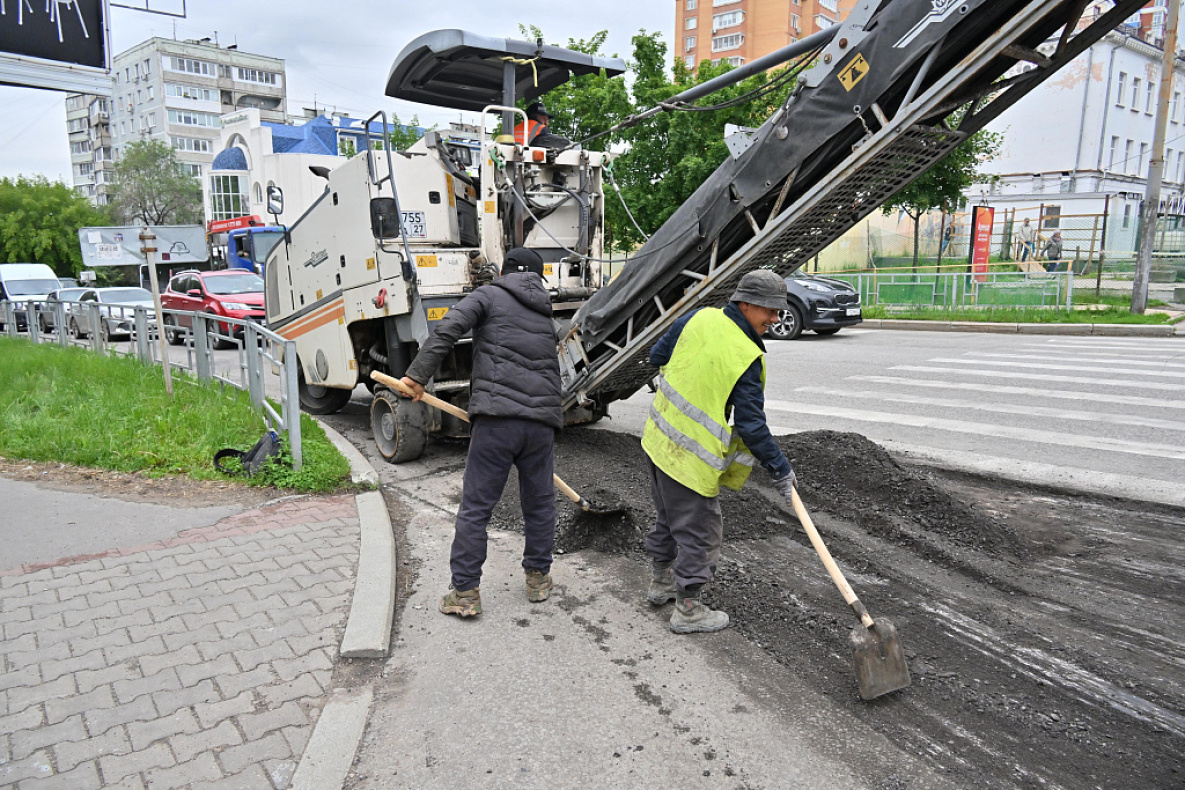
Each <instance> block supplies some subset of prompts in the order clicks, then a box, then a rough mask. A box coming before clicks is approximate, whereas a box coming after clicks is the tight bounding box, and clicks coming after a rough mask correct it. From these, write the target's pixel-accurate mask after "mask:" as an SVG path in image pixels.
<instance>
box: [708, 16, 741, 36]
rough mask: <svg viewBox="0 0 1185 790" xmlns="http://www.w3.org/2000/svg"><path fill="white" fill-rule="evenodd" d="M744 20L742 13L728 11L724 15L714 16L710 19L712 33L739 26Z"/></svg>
mask: <svg viewBox="0 0 1185 790" xmlns="http://www.w3.org/2000/svg"><path fill="white" fill-rule="evenodd" d="M744 19H745V12H744V11H729V12H728V13H726V14H716V16H714V17H712V32H716V31H717V30H720V29H722V28H726V27H733V26H734V25H739V24H740V23H741V22H742V21H744Z"/></svg>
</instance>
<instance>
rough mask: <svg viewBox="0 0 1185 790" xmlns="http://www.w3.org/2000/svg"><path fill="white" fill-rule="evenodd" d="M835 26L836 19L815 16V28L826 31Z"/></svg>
mask: <svg viewBox="0 0 1185 790" xmlns="http://www.w3.org/2000/svg"><path fill="white" fill-rule="evenodd" d="M834 24H835V20H834V19H832V18H830V17H826V16H823V15H822V14H815V27H817V28H819V30H826V29H827V28H829V27H831V26H832V25H834Z"/></svg>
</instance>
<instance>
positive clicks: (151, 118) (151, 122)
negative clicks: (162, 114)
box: [148, 112, 156, 130]
mask: <svg viewBox="0 0 1185 790" xmlns="http://www.w3.org/2000/svg"><path fill="white" fill-rule="evenodd" d="M148 128H149V129H150V130H151V129H155V128H156V113H154V112H150V113H148Z"/></svg>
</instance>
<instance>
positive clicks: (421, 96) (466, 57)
mask: <svg viewBox="0 0 1185 790" xmlns="http://www.w3.org/2000/svg"><path fill="white" fill-rule="evenodd" d="M528 61H530V62H528ZM602 69H604V71H605V73H606V75H608V76H610V77H616V76H617V75H618V74H622V73H624V72H625V61H623V60H622V59H621V58H602V57H596V56H594V55H586V54H585V53H583V52H575V51H573V50H570V49H564V48H563V47H553V46H549V45H543V46H539V45H538V44H534V43H532V42H530V41H518V40H516V39H510V38H491V37H489V36H479V35H478V34H476V33H470V32H469V31H467V30H435V31H433V32H431V33H425V34H424V35H422V36H420V37H419V38H416V39H415V40H413V41H412V42H411V43H410V44H408V45H407V46H406V47H404V48H403V51H402V52H400V53H399V57H397V58H396V59H395V63H394V65H392V66H391V74H390V76H388V77H387V91H386V93H387V95H388V96H391V97H393V98H396V99H406V100H407V101H414V102H419V103H421V104H432V105H435V106H437V107H449V108H452V109H454V110H470V111H473V112H481V111H482V109H484V108H485V107H488V106H489V105H491V104H500V105H503V106H511V105H513V104H514V102H515V100H516V99H523V100H525V101H530V100H532V99H534V98H536V97H538V96H542V95H543V94H544V93H547V92H548V91H549V90H551V89H552V88H555V87H557V86H559V85H563V84H564V83H565V82H567V81H568V80H569V79H571V78H572V77H574V76H578V75H581V74H595V73H597V72H598V71H600V70H602ZM511 74H513V83H512V86H513V87H512V90H513V93H512V94H511V95H509V96H508V95H506V93H507V91H506V90H505V88H508V87H511V85H510V84H508V83H510V80H509V79H507V78H508V77H510V75H511Z"/></svg>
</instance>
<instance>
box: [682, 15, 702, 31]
mask: <svg viewBox="0 0 1185 790" xmlns="http://www.w3.org/2000/svg"><path fill="white" fill-rule="evenodd" d="M698 24H699V19H697V18H696V17H693V16H689V17H687V19H686V20H685V21H684V22H683V27H684V29H686V30H695V26H696V25H698Z"/></svg>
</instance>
